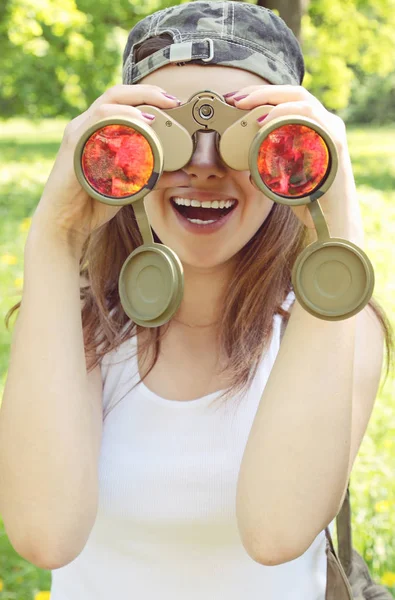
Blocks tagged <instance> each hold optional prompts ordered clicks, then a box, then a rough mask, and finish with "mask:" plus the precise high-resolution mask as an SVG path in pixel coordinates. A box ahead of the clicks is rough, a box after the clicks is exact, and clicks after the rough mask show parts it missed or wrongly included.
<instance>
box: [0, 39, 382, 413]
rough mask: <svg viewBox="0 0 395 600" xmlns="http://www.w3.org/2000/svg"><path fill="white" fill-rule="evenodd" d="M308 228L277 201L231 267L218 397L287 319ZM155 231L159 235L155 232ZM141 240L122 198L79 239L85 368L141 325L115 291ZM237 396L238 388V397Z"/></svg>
mask: <svg viewBox="0 0 395 600" xmlns="http://www.w3.org/2000/svg"><path fill="white" fill-rule="evenodd" d="M171 42H172V39H171V38H170V36H168V34H162V35H160V36H157V37H155V38H151V39H149V40H146V41H145V42H143V43H142V44H141V45H140V47H139V48H138V50H137V53H136V59H137V60H141V59H143V58H145V57H146V56H149V55H151V54H152V53H153V52H156V51H157V50H159V49H161V48H163V47H164V46H167V45H169V44H170V43H171ZM307 234H308V231H307V229H306V228H305V227H304V226H303V224H302V223H301V222H300V221H299V219H297V217H296V216H295V214H294V213H293V211H292V210H291V209H290V208H289V207H288V206H284V205H281V204H274V205H273V207H272V210H271V212H270V214H269V215H268V217H267V218H266V220H265V222H264V223H263V224H262V226H261V227H260V228H259V230H258V231H257V232H256V234H255V235H254V236H253V237H252V238H251V240H250V241H249V242H248V243H247V244H246V245H245V246H244V248H242V250H240V252H239V253H238V256H237V257H236V258H237V265H236V270H235V273H234V277H233V278H232V280H231V282H230V284H229V287H228V289H227V290H226V292H225V295H224V299H223V306H224V310H223V312H222V314H221V321H220V323H219V331H220V334H219V342H220V347H221V349H222V350H224V351H225V356H227V358H228V365H227V372H228V373H229V387H228V388H227V389H226V390H225V392H224V393H222V394H221V395H220V396H219V397H217V398H216V399H215V401H218V400H220V399H221V398H222V399H228V398H229V397H231V396H234V397H237V395H238V394H239V393H240V392H243V393H245V392H246V391H247V389H248V387H249V384H250V383H251V381H252V379H253V377H254V375H255V374H256V371H257V368H258V365H259V361H260V359H261V357H262V354H263V352H264V350H265V348H266V347H267V346H268V344H269V342H270V339H271V336H272V333H273V316H274V315H275V314H278V315H281V316H282V317H283V318H284V319H285V321H286V322H287V321H288V319H289V317H290V312H288V311H287V310H284V309H282V308H281V304H282V303H283V301H284V300H285V298H286V297H287V294H288V293H289V292H290V291H291V289H292V283H291V273H292V268H293V266H294V264H295V261H296V259H297V257H298V256H299V254H300V253H301V252H302V250H303V249H304V248H305V247H306V246H307V245H308V243H309V242H308V235H307ZM154 239H155V241H156V242H160V240H159V238H157V236H156V234H154ZM142 243H143V240H142V237H141V235H140V232H139V229H138V226H137V221H136V218H135V215H134V211H133V208H132V205H127V206H124V207H123V208H122V209H121V210H120V211H119V212H118V213H117V214H116V216H115V217H114V218H113V219H111V221H109V222H108V223H106V224H105V225H103V226H102V227H100V228H99V229H97V230H96V231H93V232H92V233H91V235H90V236H89V237H88V238H87V240H86V242H85V244H84V247H83V249H82V255H81V258H80V274H81V276H82V277H83V278H84V280H86V281H87V285H86V286H85V287H81V292H80V295H81V300H82V301H83V308H82V315H81V317H82V327H83V337H84V346H85V354H86V365H87V371H88V372H90V371H91V370H92V369H93V368H95V367H96V366H97V365H98V364H99V363H100V361H101V359H102V358H103V357H104V355H105V354H107V353H108V352H110V351H111V350H114V349H115V348H117V347H118V346H120V345H121V344H122V343H124V342H125V341H126V340H128V339H130V338H133V337H134V336H136V335H137V334H139V333H142V332H143V330H144V328H143V327H140V326H139V325H137V324H135V323H134V322H132V321H131V320H130V319H129V318H128V316H127V315H126V314H125V312H124V310H123V308H122V306H121V303H120V298H119V293H118V278H119V273H120V271H121V268H122V265H123V263H124V262H125V260H126V259H127V257H128V256H129V255H130V254H131V252H133V250H134V249H135V248H137V247H138V246H140V245H141V244H142ZM20 305H21V302H18V303H17V304H15V305H14V306H13V307H12V308H11V309H10V310H9V311H8V313H7V315H6V325H7V328H8V321H9V319H10V317H11V315H12V314H13V312H14V311H15V310H17V309H18V308H19V307H20ZM369 306H370V307H371V308H372V310H373V311H374V313H375V314H376V316H377V318H378V319H379V321H380V323H381V326H382V329H383V332H384V334H385V344H386V349H387V355H386V358H387V371H386V378H385V380H386V379H387V377H388V373H389V371H390V366H391V365H392V361H393V353H394V332H393V329H392V326H391V324H390V321H389V320H388V318H387V315H386V313H385V311H384V309H383V308H382V307H381V306H380V305H379V303H378V302H377V301H376V300H374V299H373V298H371V300H370V302H369ZM168 325H169V324H166V325H165V326H162V327H157V328H152V329H149V335H148V336H147V340H146V342H145V343H143V344H142V345H141V346H140V343H139V346H140V347H139V349H140V350H141V351H142V352H143V353H145V352H147V351H148V349H149V348H150V347H152V348H154V349H155V352H154V356H153V360H152V362H151V365H150V368H149V370H148V371H147V373H146V374H145V376H144V377H143V378H142V379H140V380H139V381H138V383H140V382H141V381H143V380H144V379H145V377H146V376H147V375H148V373H149V372H150V371H151V370H152V369H153V367H154V365H155V364H156V362H157V360H158V356H159V350H160V341H161V338H162V337H163V336H164V335H165V333H166V331H167V328H168ZM139 340H140V337H139ZM392 366H393V365H392ZM384 383H385V382H384ZM135 385H137V383H136V384H135ZM133 387H135V386H133ZM132 389H133V388H132ZM241 397H242V393H240V397H239V399H241ZM121 399H122V398H121Z"/></svg>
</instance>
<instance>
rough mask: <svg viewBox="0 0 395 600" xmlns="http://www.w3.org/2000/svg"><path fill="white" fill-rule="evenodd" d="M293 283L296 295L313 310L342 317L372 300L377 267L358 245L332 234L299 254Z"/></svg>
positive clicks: (328, 317)
mask: <svg viewBox="0 0 395 600" xmlns="http://www.w3.org/2000/svg"><path fill="white" fill-rule="evenodd" d="M292 284H293V288H294V291H295V296H296V298H297V299H298V301H299V303H300V304H301V305H302V306H303V308H304V309H305V310H307V311H308V312H309V313H310V314H312V315H314V316H316V317H317V318H320V319H324V320H327V321H340V320H342V319H347V318H349V317H352V316H353V315H355V314H357V313H358V312H359V311H361V310H362V309H363V308H364V306H366V304H367V303H368V302H369V300H370V298H371V296H372V294H373V288H374V271H373V267H372V264H371V262H370V260H369V258H368V257H367V255H366V254H365V253H364V252H363V250H361V249H360V248H358V246H356V245H355V244H353V243H352V242H348V241H347V242H346V241H345V240H342V239H339V238H337V239H336V238H331V239H330V240H328V241H325V242H319V241H318V242H314V243H313V244H311V245H310V246H308V247H307V248H305V250H304V251H303V252H302V253H301V254H300V255H299V256H298V258H297V260H296V262H295V265H294V268H293V270H292Z"/></svg>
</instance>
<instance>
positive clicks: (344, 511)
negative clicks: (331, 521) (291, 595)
mask: <svg viewBox="0 0 395 600" xmlns="http://www.w3.org/2000/svg"><path fill="white" fill-rule="evenodd" d="M291 306H292V305H291ZM286 326H287V323H286V321H285V319H284V318H282V319H281V330H280V343H281V340H282V339H283V335H284V332H285V328H286ZM336 531H337V548H338V554H339V559H340V562H341V563H342V566H343V569H344V571H345V573H346V575H347V576H349V575H350V572H351V559H352V534H351V506H350V482H348V486H347V493H346V495H345V497H344V501H343V505H342V507H341V509H340V511H339V513H338V515H337V516H336ZM325 535H326V537H327V539H328V542H329V544H330V546H331V548H332V550H333V552H334V554H336V553H335V551H334V545H333V542H332V537H331V534H330V531H329V527H326V528H325Z"/></svg>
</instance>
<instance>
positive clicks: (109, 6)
mask: <svg viewBox="0 0 395 600" xmlns="http://www.w3.org/2000/svg"><path fill="white" fill-rule="evenodd" d="M183 1H184V0H183ZM247 1H248V2H251V3H253V2H254V0H247ZM177 3H178V2H175V0H144V2H139V1H138V0H100V1H99V2H98V1H97V0H2V2H1V3H0V56H1V57H2V68H1V73H0V115H1V117H2V118H5V119H6V118H9V117H11V116H18V115H22V116H24V117H29V118H33V119H39V118H43V117H53V116H58V115H62V116H64V117H66V118H69V119H70V118H73V117H75V116H77V115H78V114H80V113H81V112H83V111H84V110H86V109H87V108H88V107H89V106H90V104H91V103H92V102H93V101H94V100H95V99H96V98H97V97H98V96H100V95H101V94H102V93H103V92H104V91H105V90H106V89H107V88H108V87H111V86H112V85H114V84H116V83H120V82H121V81H122V51H123V48H124V45H125V42H126V38H127V34H128V32H129V30H130V29H131V27H133V25H134V24H135V23H136V22H137V21H138V20H139V19H141V18H142V17H144V16H145V15H147V14H150V13H152V12H153V11H155V10H157V9H159V8H164V7H166V6H171V5H174V4H177ZM394 31H395V0H310V3H309V8H308V13H307V14H306V15H305V16H304V18H303V23H302V44H303V50H304V53H305V56H306V68H307V73H306V78H305V81H304V85H305V86H306V87H307V88H308V89H309V90H310V91H311V92H312V93H313V94H314V95H316V96H317V97H318V98H319V99H320V100H321V101H322V102H323V103H324V104H325V105H326V106H327V107H328V108H329V109H330V110H333V111H340V110H343V109H345V108H346V107H347V106H348V105H349V104H350V102H351V104H353V103H354V102H356V103H357V104H358V107H359V108H358V110H356V111H354V113H352V111H350V113H347V114H350V117H351V115H354V116H355V115H357V114H361V111H362V113H363V114H362V118H363V120H364V121H366V116H365V114H364V111H363V110H362V108H361V107H362V104H363V102H362V100H361V99H362V97H363V92H362V93H361V92H360V88H361V86H362V88H363V87H365V84H366V85H367V86H368V87H369V94H370V93H371V92H372V94H373V90H372V85H373V84H372V81H373V79H372V77H373V76H375V77H379V78H380V79H379V80H376V83H377V81H378V82H379V85H380V86H381V91H382V92H383V93H387V92H386V90H387V87H386V81H387V77H388V76H389V75H390V74H391V73H393V72H394V66H393V57H394V56H395V36H394V35H393V32H394ZM356 83H358V85H356ZM369 94H368V95H369ZM392 97H393V96H392ZM392 97H391V95H388V94H387V96H386V98H387V100H386V101H387V102H390V101H391V98H392ZM369 101H370V96H369ZM383 114H388V112H387V111H386V110H384V113H383ZM354 116H352V117H351V118H354ZM379 122H381V121H380V117H379Z"/></svg>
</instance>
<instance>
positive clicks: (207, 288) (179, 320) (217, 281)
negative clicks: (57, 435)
mask: <svg viewBox="0 0 395 600" xmlns="http://www.w3.org/2000/svg"><path fill="white" fill-rule="evenodd" d="M232 270H233V269H232V266H231V265H230V264H228V263H225V264H223V265H219V266H216V267H215V268H213V269H204V270H203V269H196V268H194V267H190V266H189V265H184V296H183V299H182V302H181V305H180V308H179V309H178V311H177V312H176V314H175V315H174V317H173V318H172V320H171V323H172V324H173V325H174V324H177V327H183V328H185V329H186V330H191V329H209V328H210V327H211V328H212V329H216V328H217V327H218V324H219V322H220V319H221V314H222V311H223V296H224V292H225V290H226V287H227V285H228V282H229V279H230V277H231V276H232Z"/></svg>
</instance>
